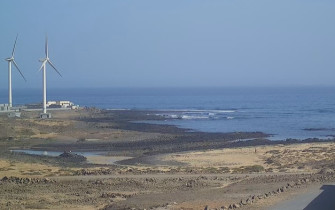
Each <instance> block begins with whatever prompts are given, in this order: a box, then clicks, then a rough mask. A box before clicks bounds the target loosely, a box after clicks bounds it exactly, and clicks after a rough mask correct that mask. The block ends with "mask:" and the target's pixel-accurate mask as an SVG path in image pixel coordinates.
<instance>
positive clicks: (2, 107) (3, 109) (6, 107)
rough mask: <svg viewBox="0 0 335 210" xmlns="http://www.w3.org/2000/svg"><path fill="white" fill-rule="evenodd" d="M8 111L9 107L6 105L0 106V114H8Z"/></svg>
mask: <svg viewBox="0 0 335 210" xmlns="http://www.w3.org/2000/svg"><path fill="white" fill-rule="evenodd" d="M8 111H10V107H9V105H8V104H0V112H8Z"/></svg>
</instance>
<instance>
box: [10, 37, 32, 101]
mask: <svg viewBox="0 0 335 210" xmlns="http://www.w3.org/2000/svg"><path fill="white" fill-rule="evenodd" d="M17 37H18V35H16V39H15V43H14V47H13V51H12V56H11V57H10V58H6V59H5V61H7V62H8V106H9V107H12V106H13V102H12V63H13V64H14V66H15V67H16V69H17V70H18V71H19V72H20V74H21V76H22V78H23V79H24V81H27V80H26V78H25V77H24V76H23V74H22V72H21V70H20V69H19V67H18V66H17V63H16V62H15V59H14V55H15V47H16V41H17Z"/></svg>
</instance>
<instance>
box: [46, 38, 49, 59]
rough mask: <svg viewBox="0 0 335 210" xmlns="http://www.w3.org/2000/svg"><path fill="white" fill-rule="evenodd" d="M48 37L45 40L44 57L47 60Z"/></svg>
mask: <svg viewBox="0 0 335 210" xmlns="http://www.w3.org/2000/svg"><path fill="white" fill-rule="evenodd" d="M48 51H49V50H48V36H46V38H45V55H46V56H47V58H49V52H48Z"/></svg>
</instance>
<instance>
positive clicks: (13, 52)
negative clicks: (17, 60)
mask: <svg viewBox="0 0 335 210" xmlns="http://www.w3.org/2000/svg"><path fill="white" fill-rule="evenodd" d="M18 36H19V35H18V34H17V35H16V39H15V43H14V47H13V51H12V57H14V54H15V47H16V41H17V37H18Z"/></svg>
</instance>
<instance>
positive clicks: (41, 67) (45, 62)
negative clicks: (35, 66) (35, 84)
mask: <svg viewBox="0 0 335 210" xmlns="http://www.w3.org/2000/svg"><path fill="white" fill-rule="evenodd" d="M46 62H47V61H46V60H45V61H43V63H42V66H41V68H40V69H39V70H38V71H41V70H42V68H43V66H44V65H45V63H46Z"/></svg>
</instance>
